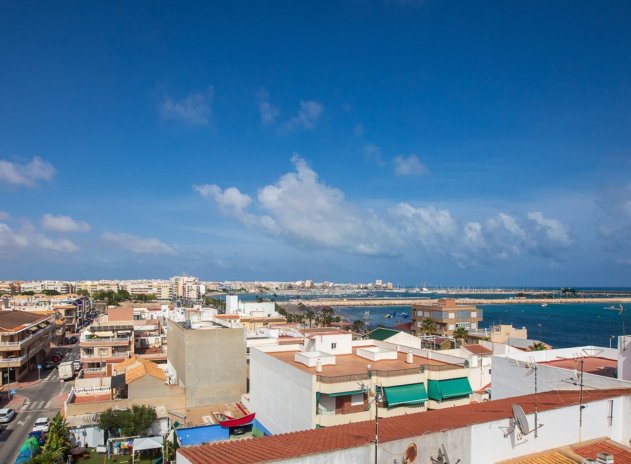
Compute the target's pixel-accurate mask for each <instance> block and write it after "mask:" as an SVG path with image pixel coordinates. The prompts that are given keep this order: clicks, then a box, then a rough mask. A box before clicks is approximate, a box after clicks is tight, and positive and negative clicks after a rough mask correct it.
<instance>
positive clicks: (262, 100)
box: [258, 90, 280, 125]
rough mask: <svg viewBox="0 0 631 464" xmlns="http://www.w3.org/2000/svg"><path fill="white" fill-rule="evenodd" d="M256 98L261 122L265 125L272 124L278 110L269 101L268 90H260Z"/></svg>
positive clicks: (278, 112)
mask: <svg viewBox="0 0 631 464" xmlns="http://www.w3.org/2000/svg"><path fill="white" fill-rule="evenodd" d="M258 98H259V114H260V116H261V122H262V123H263V124H265V125H272V124H274V122H276V118H277V117H278V115H279V114H280V111H279V110H278V108H276V107H275V106H273V105H272V104H271V103H270V102H269V92H268V91H267V90H261V91H260V92H259V94H258Z"/></svg>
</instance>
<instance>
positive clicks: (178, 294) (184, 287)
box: [171, 276, 206, 300]
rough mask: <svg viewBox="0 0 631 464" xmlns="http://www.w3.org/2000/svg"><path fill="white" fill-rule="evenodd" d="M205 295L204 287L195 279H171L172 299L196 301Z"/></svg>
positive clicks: (190, 277) (180, 277) (188, 277)
mask: <svg viewBox="0 0 631 464" xmlns="http://www.w3.org/2000/svg"><path fill="white" fill-rule="evenodd" d="M205 293H206V286H205V285H204V284H201V283H200V282H199V279H198V278H197V277H193V276H176V277H171V295H172V296H173V298H186V299H190V300H197V299H199V298H201V297H202V296H203V295H204V294H205Z"/></svg>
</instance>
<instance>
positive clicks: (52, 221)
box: [42, 214, 91, 232]
mask: <svg viewBox="0 0 631 464" xmlns="http://www.w3.org/2000/svg"><path fill="white" fill-rule="evenodd" d="M42 226H43V227H44V229H48V230H54V231H56V232H88V231H89V230H90V229H91V227H90V224H88V223H87V222H85V221H75V220H74V219H72V218H71V217H70V216H56V215H54V214H44V216H42Z"/></svg>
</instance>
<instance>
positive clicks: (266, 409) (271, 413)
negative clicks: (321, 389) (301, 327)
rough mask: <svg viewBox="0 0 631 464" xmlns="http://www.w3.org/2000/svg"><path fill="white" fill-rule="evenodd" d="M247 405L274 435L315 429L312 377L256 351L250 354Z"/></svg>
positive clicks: (313, 384) (253, 349) (253, 350)
mask: <svg viewBox="0 0 631 464" xmlns="http://www.w3.org/2000/svg"><path fill="white" fill-rule="evenodd" d="M250 404H251V406H252V410H253V411H256V417H257V419H258V420H259V421H260V422H261V423H262V424H263V425H264V426H265V427H266V428H267V429H268V430H269V431H270V432H271V433H273V434H278V433H285V432H294V431H297V430H308V429H311V428H313V427H315V423H314V418H315V416H316V415H315V411H316V400H315V378H314V376H312V375H311V374H309V373H308V372H303V371H301V370H300V369H296V368H295V367H293V366H290V365H289V364H287V363H284V362H282V361H279V360H278V359H276V358H274V357H273V356H269V355H267V354H265V353H263V352H262V351H261V350H259V349H257V348H252V350H251V351H250Z"/></svg>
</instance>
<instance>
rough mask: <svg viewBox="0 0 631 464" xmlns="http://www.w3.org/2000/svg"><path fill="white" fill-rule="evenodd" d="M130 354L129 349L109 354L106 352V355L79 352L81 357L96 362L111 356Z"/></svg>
mask: <svg viewBox="0 0 631 464" xmlns="http://www.w3.org/2000/svg"><path fill="white" fill-rule="evenodd" d="M130 355H131V352H130V351H123V352H113V353H111V354H106V355H105V354H104V355H100V354H83V353H81V359H88V360H94V361H93V362H96V361H99V360H107V359H111V358H129V357H130Z"/></svg>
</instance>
